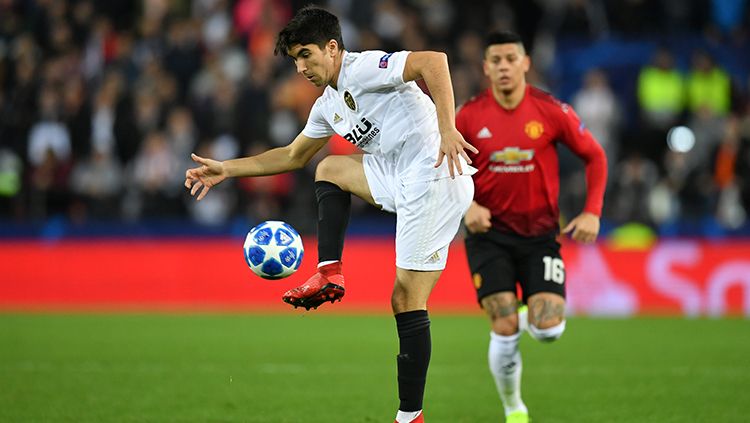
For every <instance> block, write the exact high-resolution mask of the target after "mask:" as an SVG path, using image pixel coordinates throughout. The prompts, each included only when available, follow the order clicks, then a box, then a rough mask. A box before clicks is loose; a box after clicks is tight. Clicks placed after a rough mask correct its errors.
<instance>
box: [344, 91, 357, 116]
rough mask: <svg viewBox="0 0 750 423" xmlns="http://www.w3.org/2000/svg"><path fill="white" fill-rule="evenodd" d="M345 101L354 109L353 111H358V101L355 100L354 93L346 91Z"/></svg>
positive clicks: (347, 105)
mask: <svg viewBox="0 0 750 423" xmlns="http://www.w3.org/2000/svg"><path fill="white" fill-rule="evenodd" d="M344 103H346V107H348V108H350V109H352V111H355V112H356V111H357V103H355V102H354V97H352V94H351V93H350V92H349V91H344Z"/></svg>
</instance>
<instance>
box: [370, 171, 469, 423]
mask: <svg viewBox="0 0 750 423" xmlns="http://www.w3.org/2000/svg"><path fill="white" fill-rule="evenodd" d="M473 192H474V190H473V183H472V181H471V177H468V176H462V177H458V178H456V179H455V180H451V179H443V180H437V181H435V180H433V181H422V182H415V183H410V184H406V185H404V186H403V188H402V189H401V190H400V192H399V193H398V197H397V198H398V201H397V202H396V203H397V204H398V209H397V210H396V216H397V218H396V281H395V284H394V287H393V295H392V297H391V305H392V307H393V312H394V315H395V318H396V326H397V329H398V335H399V342H400V346H399V354H398V357H397V363H398V387H399V399H400V405H399V411H398V413H397V415H396V421H397V422H398V423H405V422H421V421H423V418H424V417H423V415H422V401H423V397H424V388H425V383H426V376H427V369H428V366H429V362H430V353H431V339H430V319H429V315H428V313H427V299H428V298H429V295H430V292H431V291H432V288H433V287H434V286H435V284H436V283H437V280H438V278H439V277H440V274H441V273H442V270H443V269H444V268H445V263H446V261H447V258H448V247H449V245H450V242H451V241H452V240H453V238H454V236H455V234H456V232H457V231H458V227H459V225H460V222H461V217H462V216H463V213H464V212H465V211H466V209H467V208H468V206H469V204H470V202H471V198H472V196H473ZM375 198H376V200H377V199H378V197H377V196H375ZM378 203H380V204H383V203H382V202H381V201H378Z"/></svg>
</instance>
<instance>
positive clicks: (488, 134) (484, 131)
mask: <svg viewBox="0 0 750 423" xmlns="http://www.w3.org/2000/svg"><path fill="white" fill-rule="evenodd" d="M477 138H478V139H482V138H492V132H490V130H489V129H487V127H486V126H485V127H484V128H482V129H480V130H479V132H477Z"/></svg>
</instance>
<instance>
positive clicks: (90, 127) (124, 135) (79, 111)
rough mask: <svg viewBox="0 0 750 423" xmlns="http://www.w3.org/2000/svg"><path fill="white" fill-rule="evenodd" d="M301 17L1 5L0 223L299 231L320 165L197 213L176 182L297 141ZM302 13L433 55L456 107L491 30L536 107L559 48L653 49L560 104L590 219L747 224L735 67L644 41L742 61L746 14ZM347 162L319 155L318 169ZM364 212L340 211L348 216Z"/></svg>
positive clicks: (607, 7) (655, 6)
mask: <svg viewBox="0 0 750 423" xmlns="http://www.w3.org/2000/svg"><path fill="white" fill-rule="evenodd" d="M307 3H308V1H304V2H303V1H295V0H273V1H271V0H234V1H230V0H138V1H136V0H133V1H126V0H107V1H103V0H102V1H93V0H0V220H2V221H6V222H13V221H15V222H29V221H32V222H33V221H39V220H44V219H47V218H50V217H53V216H63V217H65V218H66V219H69V220H70V221H72V222H76V223H85V222H89V221H141V220H146V219H152V218H164V217H166V218H172V217H180V218H182V217H185V216H187V217H189V218H190V219H192V220H193V221H195V222H196V223H198V224H202V225H221V224H224V223H226V222H228V221H230V220H232V219H234V218H237V217H241V218H244V219H247V220H250V221H258V220H264V219H269V218H274V219H285V220H289V221H292V222H295V223H296V224H297V226H300V228H301V230H302V231H307V230H312V229H314V223H315V217H314V216H315V213H316V209H315V202H314V198H313V189H312V182H313V174H314V166H315V163H316V161H317V160H319V159H320V156H318V157H316V158H315V159H314V160H313V162H312V163H310V165H309V166H308V168H306V169H302V170H300V171H298V172H296V173H292V174H285V175H277V176H270V177H263V178H252V179H241V180H235V181H227V182H225V183H223V184H222V185H220V186H218V187H216V188H214V189H213V190H212V192H211V194H210V195H209V196H208V197H206V198H205V199H204V200H203V201H201V202H195V201H192V200H191V198H190V196H189V194H188V193H187V191H186V190H185V188H184V187H183V185H182V183H183V180H184V173H185V169H186V168H188V167H190V166H191V165H192V163H191V161H190V153H191V152H196V153H198V154H200V155H203V156H208V157H212V158H216V159H220V160H221V159H228V158H233V157H237V156H241V155H248V154H254V153H258V152H261V151H264V150H266V149H268V148H271V147H274V146H279V145H285V144H286V143H288V142H289V141H291V140H292V139H293V138H294V136H295V135H296V134H297V133H298V132H299V131H300V130H301V128H302V127H303V126H304V123H305V121H306V119H307V113H308V111H309V109H310V107H311V106H312V103H313V102H314V101H315V99H316V98H317V96H318V95H319V94H320V92H321V90H320V89H318V88H315V87H313V86H312V85H311V84H309V83H308V82H307V81H306V80H304V78H301V77H299V76H297V75H296V74H295V72H294V67H293V66H292V64H291V62H290V59H288V58H285V57H276V56H274V55H273V47H274V43H275V36H276V34H277V32H278V31H279V30H280V29H281V28H282V27H283V26H284V24H285V23H286V22H287V21H288V19H290V18H291V16H292V15H293V13H294V11H295V10H297V9H298V8H300V7H302V6H304V5H306V4H307ZM318 4H320V5H322V6H325V7H327V8H329V9H330V10H331V11H333V12H334V13H336V14H338V15H339V16H340V17H341V19H342V22H341V23H342V28H343V36H344V41H345V46H346V48H347V50H350V51H358V50H366V49H380V50H386V51H394V50H401V49H407V50H424V49H434V50H442V51H446V52H447V53H448V55H449V59H450V63H451V73H452V78H453V84H454V88H455V94H456V101H457V104H461V103H462V102H464V101H466V100H467V99H469V98H470V97H471V96H472V95H474V94H476V93H477V92H478V91H479V90H481V89H483V88H486V86H487V85H486V81H485V78H484V76H483V74H482V66H481V59H482V55H483V44H482V43H483V38H482V37H483V35H484V34H486V33H487V32H488V31H490V30H494V29H513V30H516V31H517V32H519V33H520V34H521V35H522V36H523V37H524V39H525V40H527V48H528V49H529V51H530V53H531V56H532V60H533V64H534V66H533V68H532V71H531V72H530V75H529V79H530V81H531V82H532V83H534V84H536V85H538V86H540V87H542V88H544V89H547V90H549V91H550V92H552V93H553V94H557V90H558V88H559V86H560V84H561V81H559V80H558V78H555V76H554V75H559V72H556V71H555V66H556V63H559V60H558V57H559V55H560V54H561V51H562V50H561V47H560V46H561V45H562V42H561V40H567V39H570V40H575V43H576V44H575V45H577V46H583V47H585V46H588V45H592V44H595V43H597V42H600V41H601V40H606V39H610V38H612V37H619V38H621V39H626V40H627V39H629V38H633V39H639V40H642V39H643V38H644V37H645V38H646V39H647V40H650V41H648V42H649V43H651V44H653V45H654V46H655V47H654V48H653V49H651V52H652V56H651V58H646V59H644V62H643V65H642V66H640V67H639V68H638V69H636V70H635V71H634V72H632V73H633V75H632V78H633V80H634V81H635V83H634V84H633V86H632V89H629V90H626V92H624V93H623V92H621V91H617V90H616V89H614V88H613V87H616V86H617V82H618V81H617V80H613V78H612V76H611V73H610V72H608V71H609V69H607V68H597V67H595V66H591V67H590V68H587V69H585V72H582V73H581V76H580V77H579V78H577V80H576V81H573V84H574V85H575V87H576V89H575V92H574V93H572V95H570V96H569V97H570V98H565V97H563V99H564V100H565V101H568V102H570V103H571V104H572V105H573V107H574V108H575V109H576V111H577V112H578V114H579V115H580V116H581V118H582V120H583V121H584V122H585V123H586V125H587V126H588V127H589V128H590V129H591V131H592V132H593V133H594V135H595V136H596V138H597V139H598V141H599V142H600V143H601V144H602V145H603V146H604V148H605V150H606V151H607V154H608V158H609V167H610V184H609V187H608V191H607V195H606V198H605V211H604V213H605V216H604V217H605V219H607V220H608V221H611V222H613V223H614V224H620V223H626V222H639V223H643V224H646V225H650V226H652V227H654V228H658V227H660V226H663V225H668V224H670V223H673V222H677V221H681V220H685V219H696V220H702V219H713V220H715V221H716V222H718V223H719V224H720V225H722V226H724V227H727V228H730V229H733V228H740V227H742V226H743V225H745V224H746V220H747V216H746V212H747V211H750V148H748V146H749V145H750V101H748V99H749V98H750V94H749V87H748V85H749V84H750V66H748V67H745V68H742V67H741V68H740V69H739V70H737V69H733V72H729V71H728V70H727V69H725V68H724V67H723V64H722V63H721V62H720V61H719V60H717V58H716V57H714V56H713V55H712V54H711V52H710V50H709V49H698V48H696V49H695V50H694V51H692V52H691V54H690V57H688V58H685V57H675V52H673V51H670V49H669V48H668V47H667V46H666V45H661V44H660V43H659V40H660V39H662V38H664V37H665V36H671V37H679V36H682V35H683V34H685V35H689V36H691V37H700V39H702V40H705V43H706V45H709V46H710V45H725V46H726V45H729V46H733V48H736V49H739V51H742V50H744V51H745V52H750V39H748V36H750V32H748V26H749V25H748V14H749V13H750V11H749V10H748V7H747V5H746V1H745V0H694V1H683V0H649V1H646V0H607V1H605V0H535V1H532V0H518V1H513V0H507V1H502V0H495V1H492V0H480V1H475V2H469V3H467V2H459V1H450V0H372V1H369V0H329V1H320V2H318ZM747 56H750V54H748V55H747ZM681 61H682V63H687V65H686V66H679V63H681ZM746 64H747V63H746ZM567 82H568V83H571V81H567ZM628 104H635V107H628ZM351 151H352V146H350V145H349V144H348V143H347V142H346V141H344V140H341V139H333V140H332V141H331V143H330V144H329V146H328V147H327V149H326V150H325V151H323V152H322V153H321V154H341V153H348V152H351ZM562 160H563V165H562V177H563V181H562V184H561V194H562V196H561V204H562V210H563V212H564V214H567V215H571V214H574V213H577V211H578V209H580V207H581V205H582V203H583V200H582V198H583V196H584V193H585V184H584V182H583V181H584V178H583V175H582V169H581V166H580V164H579V163H577V162H576V159H575V158H574V157H573V156H572V155H570V154H565V153H564V152H563V154H562ZM367 210H370V209H369V208H367V207H363V205H361V204H359V203H356V204H355V207H354V212H355V213H368V211H367ZM305 222H307V223H305Z"/></svg>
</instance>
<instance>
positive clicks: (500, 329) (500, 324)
mask: <svg viewBox="0 0 750 423" xmlns="http://www.w3.org/2000/svg"><path fill="white" fill-rule="evenodd" d="M492 332H494V333H496V334H498V335H502V336H511V335H515V334H516V333H518V315H517V314H512V315H510V316H505V317H502V318H498V317H496V318H494V319H492Z"/></svg>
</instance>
